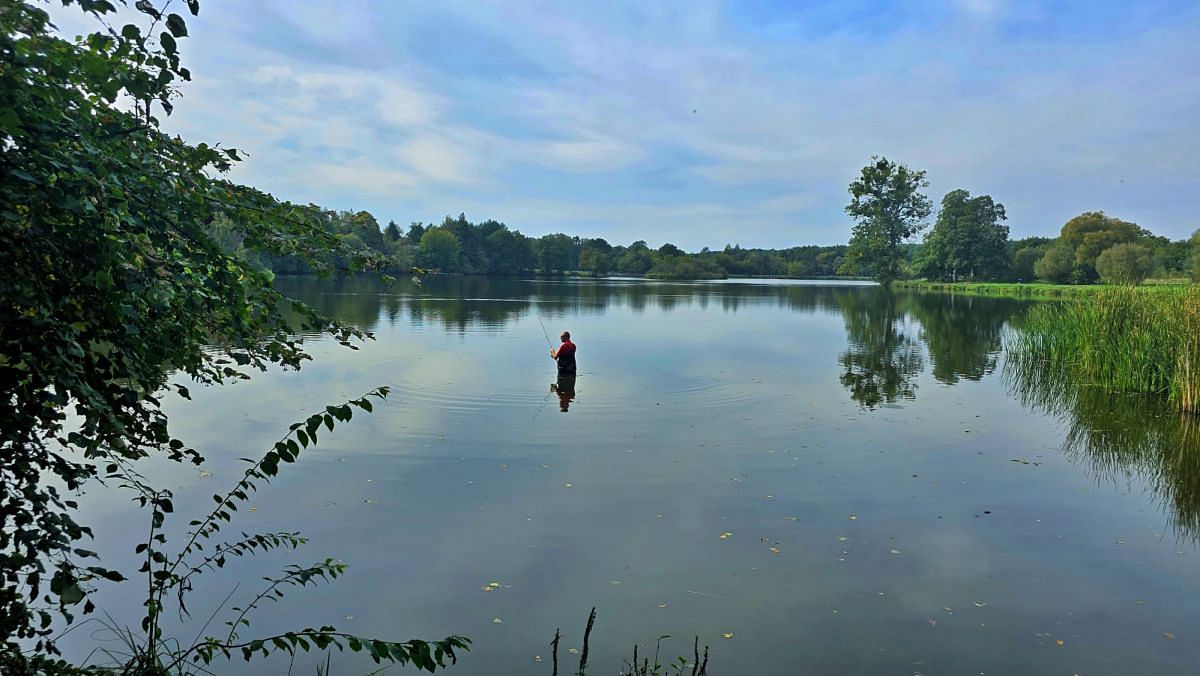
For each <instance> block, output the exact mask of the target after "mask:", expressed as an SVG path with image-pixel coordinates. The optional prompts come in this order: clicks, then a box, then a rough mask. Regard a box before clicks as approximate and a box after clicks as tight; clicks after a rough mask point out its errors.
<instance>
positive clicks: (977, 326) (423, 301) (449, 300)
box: [277, 276, 1029, 410]
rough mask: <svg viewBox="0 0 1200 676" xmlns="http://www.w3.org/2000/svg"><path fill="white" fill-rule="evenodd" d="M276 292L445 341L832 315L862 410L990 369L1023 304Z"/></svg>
mask: <svg viewBox="0 0 1200 676" xmlns="http://www.w3.org/2000/svg"><path fill="white" fill-rule="evenodd" d="M277 283H278V285H279V287H280V288H281V290H283V291H284V292H285V293H288V294H290V295H293V296H296V297H300V298H304V299H305V300H306V302H308V303H309V304H311V305H312V306H313V307H315V308H316V309H317V310H318V311H320V312H323V313H325V314H329V315H332V316H336V317H338V318H339V319H340V320H342V321H344V322H348V323H350V324H353V325H355V326H357V327H358V328H361V329H363V330H366V331H374V330H376V329H377V328H378V326H379V325H380V323H386V324H389V325H393V326H394V325H395V324H396V323H398V322H401V321H407V322H408V323H410V324H412V325H413V326H424V325H429V324H432V325H435V326H440V327H441V328H443V329H444V330H445V331H448V332H453V333H467V332H480V331H482V332H501V331H503V330H504V329H505V327H506V326H507V325H509V324H510V323H513V322H517V321H521V320H523V319H525V318H527V317H529V316H532V315H533V313H534V312H535V308H536V311H537V312H538V313H540V314H541V315H542V316H544V317H546V318H558V317H564V316H568V315H573V316H578V315H581V314H582V315H597V316H598V315H603V314H605V313H606V312H608V311H609V310H610V309H619V308H628V309H629V310H630V311H632V312H633V313H635V314H638V313H642V312H645V311H646V310H647V309H648V308H651V307H653V308H655V309H656V310H658V311H661V312H673V311H678V310H681V309H685V308H692V307H695V308H699V309H710V308H711V307H713V306H716V307H720V309H721V310H722V311H723V312H729V313H737V312H738V311H739V310H742V309H745V308H749V307H763V306H764V305H765V306H775V307H779V308H784V309H787V310H788V311H791V312H799V313H825V314H833V315H840V316H841V317H842V319H843V322H844V325H845V329H846V337H847V346H846V349H845V351H844V352H842V354H841V355H840V356H839V357H838V364H839V366H840V369H841V375H840V382H841V384H842V386H843V387H844V388H845V389H846V390H847V391H848V392H849V394H850V398H851V399H852V400H854V401H855V402H858V403H859V404H860V405H862V406H863V407H864V408H867V409H874V408H876V407H878V406H881V405H896V404H898V403H901V402H905V401H912V400H914V399H915V398H916V396H917V379H918V376H920V375H921V374H922V373H923V372H924V371H925V367H926V364H927V363H928V364H929V365H930V372H931V375H932V376H933V378H934V379H935V380H937V381H938V382H941V383H945V384H949V385H953V384H955V383H957V382H958V381H959V380H960V379H966V380H973V381H977V380H980V379H981V378H983V377H984V376H985V375H987V374H989V373H991V372H993V371H994V370H995V368H996V364H997V361H998V358H999V355H1000V350H1001V333H1002V331H1003V329H1004V327H1005V326H1006V325H1007V323H1008V322H1009V321H1011V320H1012V319H1013V318H1014V317H1016V316H1018V315H1019V314H1020V313H1021V312H1022V311H1023V309H1024V308H1025V307H1027V306H1028V305H1029V303H1028V302H1024V301H1017V300H1013V299H992V298H977V297H964V296H947V295H944V294H917V293H894V292H890V291H888V290H885V289H881V288H879V287H875V286H863V285H847V284H840V285H834V284H830V285H820V284H802V285H801V284H779V283H756V282H746V283H728V282H718V283H708V282H647V281H645V280H620V279H605V280H587V279H584V280H575V279H563V278H560V279H515V278H485V277H460V276H448V277H433V278H427V279H426V280H425V281H424V283H422V284H419V285H418V284H413V283H412V282H410V281H409V280H400V281H398V282H396V283H395V284H392V285H388V284H384V283H382V282H380V281H379V280H376V279H373V278H368V277H356V278H348V279H343V280H338V281H329V280H320V279H316V278H313V277H281V278H280V279H279V280H278V282H277ZM556 387H558V386H557V384H556ZM559 389H561V388H559ZM572 389H573V388H572ZM568 403H569V400H568ZM564 410H565V409H564Z"/></svg>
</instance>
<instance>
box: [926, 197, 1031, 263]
mask: <svg viewBox="0 0 1200 676" xmlns="http://www.w3.org/2000/svg"><path fill="white" fill-rule="evenodd" d="M1005 218H1006V217H1005V215H1004V205H1002V204H999V203H997V202H994V201H993V200H992V198H991V196H990V195H979V196H978V197H971V193H969V192H967V191H966V190H952V191H950V192H948V193H946V196H945V197H943V198H942V208H941V210H940V211H939V212H938V216H937V221H936V222H935V223H934V225H933V229H932V230H930V231H929V234H928V235H926V237H925V246H924V247H922V249H921V254H920V256H919V259H918V261H917V268H918V270H917V272H918V273H919V274H921V275H924V276H925V277H928V278H930V279H948V280H950V281H958V280H959V279H963V278H966V279H997V278H999V277H1001V276H1003V275H1005V274H1006V273H1007V272H1008V269H1009V256H1008V250H1007V244H1008V226H1007V225H1004V224H1003V223H1001V221H1003V220H1004V219H1005Z"/></svg>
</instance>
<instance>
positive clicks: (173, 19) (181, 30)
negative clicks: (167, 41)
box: [167, 13, 188, 38]
mask: <svg viewBox="0 0 1200 676" xmlns="http://www.w3.org/2000/svg"><path fill="white" fill-rule="evenodd" d="M167 30H169V31H171V35H173V36H175V37H177V38H182V37H186V36H187V34H188V33H187V23H186V22H185V21H184V20H183V17H181V16H179V15H178V14H175V13H171V14H168V15H167Z"/></svg>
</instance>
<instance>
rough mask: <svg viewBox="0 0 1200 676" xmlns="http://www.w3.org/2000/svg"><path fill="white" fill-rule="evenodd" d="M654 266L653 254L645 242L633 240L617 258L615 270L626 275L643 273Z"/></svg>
mask: <svg viewBox="0 0 1200 676" xmlns="http://www.w3.org/2000/svg"><path fill="white" fill-rule="evenodd" d="M653 267H654V256H653V254H651V253H650V249H648V248H646V244H645V242H641V243H640V246H639V243H638V242H634V243H633V244H632V245H631V246H630V247H629V249H628V250H627V251H625V253H624V254H622V255H621V257H620V258H618V259H617V272H620V273H622V274H626V275H644V274H646V273H647V272H650V268H653Z"/></svg>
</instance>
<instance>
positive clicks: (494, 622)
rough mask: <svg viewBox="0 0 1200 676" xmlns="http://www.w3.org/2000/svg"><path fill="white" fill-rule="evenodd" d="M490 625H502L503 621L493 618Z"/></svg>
mask: <svg viewBox="0 0 1200 676" xmlns="http://www.w3.org/2000/svg"><path fill="white" fill-rule="evenodd" d="M492 624H504V620H502V619H500V618H498V617H493V618H492Z"/></svg>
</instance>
